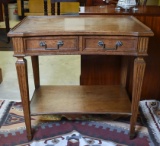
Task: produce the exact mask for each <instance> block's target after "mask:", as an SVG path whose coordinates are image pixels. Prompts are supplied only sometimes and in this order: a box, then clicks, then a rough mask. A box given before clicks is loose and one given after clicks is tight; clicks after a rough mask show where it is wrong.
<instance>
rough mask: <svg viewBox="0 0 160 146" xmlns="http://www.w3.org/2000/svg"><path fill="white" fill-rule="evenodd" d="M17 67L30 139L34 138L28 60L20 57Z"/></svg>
mask: <svg viewBox="0 0 160 146" xmlns="http://www.w3.org/2000/svg"><path fill="white" fill-rule="evenodd" d="M16 69H17V75H18V82H19V88H20V93H21V100H22V106H23V112H24V118H25V124H26V131H27V137H28V140H31V139H32V130H31V116H30V102H29V88H28V74H27V60H26V59H24V58H18V60H17V62H16Z"/></svg>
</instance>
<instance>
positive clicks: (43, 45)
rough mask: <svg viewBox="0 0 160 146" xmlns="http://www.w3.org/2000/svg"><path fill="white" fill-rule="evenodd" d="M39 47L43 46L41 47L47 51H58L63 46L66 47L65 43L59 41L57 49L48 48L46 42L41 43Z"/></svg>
mask: <svg viewBox="0 0 160 146" xmlns="http://www.w3.org/2000/svg"><path fill="white" fill-rule="evenodd" d="M39 45H40V46H41V47H44V48H45V50H58V49H59V48H60V47H61V46H63V45H64V43H63V41H61V40H60V41H58V42H57V48H47V44H46V42H44V41H41V42H40V43H39Z"/></svg>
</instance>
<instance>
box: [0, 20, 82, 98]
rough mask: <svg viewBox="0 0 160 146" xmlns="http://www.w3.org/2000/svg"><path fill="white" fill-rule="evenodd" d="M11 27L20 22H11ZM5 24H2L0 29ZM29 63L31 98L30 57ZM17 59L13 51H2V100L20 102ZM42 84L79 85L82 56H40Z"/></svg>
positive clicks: (0, 58) (0, 66)
mask: <svg viewBox="0 0 160 146" xmlns="http://www.w3.org/2000/svg"><path fill="white" fill-rule="evenodd" d="M10 23H11V27H13V26H15V25H16V24H17V23H18V22H15V21H11V22H10ZM3 27H4V22H0V28H3ZM26 59H27V62H28V78H29V91H30V98H32V94H33V92H34V83H33V74H32V67H31V60H30V57H26ZM15 62H16V58H15V57H13V51H0V68H1V69H2V75H3V82H2V83H1V84H0V99H8V100H12V101H20V100H21V98H20V92H19V86H18V81H17V74H16V68H15ZM39 64H40V79H41V80H40V82H41V84H43V85H53V84H55V85H71V84H72V85H79V77H80V56H79V55H75V56H73V55H63V56H60V55H56V56H40V58H39Z"/></svg>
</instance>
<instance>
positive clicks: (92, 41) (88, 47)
mask: <svg viewBox="0 0 160 146" xmlns="http://www.w3.org/2000/svg"><path fill="white" fill-rule="evenodd" d="M137 42H138V39H137V38H136V37H110V36H108V37H106V36H105V37H104V36H99V37H89V36H88V37H87V36H86V37H83V51H84V52H88V53H92V54H93V53H96V54H105V53H106V54H128V55H130V54H136V53H137Z"/></svg>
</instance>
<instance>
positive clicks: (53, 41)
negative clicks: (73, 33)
mask: <svg viewBox="0 0 160 146" xmlns="http://www.w3.org/2000/svg"><path fill="white" fill-rule="evenodd" d="M24 43H25V47H26V48H25V49H26V52H28V53H32V52H33V53H34V52H35V53H36V52H72V51H77V50H78V37H70V36H69V37H32V38H25V39H24Z"/></svg>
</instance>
